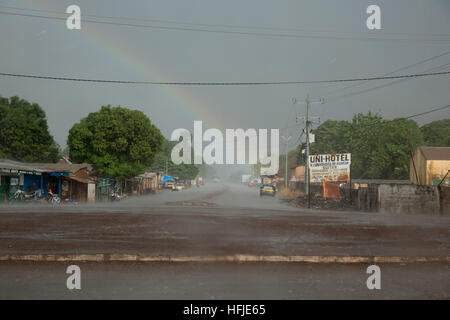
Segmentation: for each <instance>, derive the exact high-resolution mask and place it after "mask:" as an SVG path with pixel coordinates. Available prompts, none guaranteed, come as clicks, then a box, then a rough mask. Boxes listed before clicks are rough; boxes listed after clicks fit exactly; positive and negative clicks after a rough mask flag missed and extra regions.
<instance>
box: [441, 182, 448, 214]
mask: <svg viewBox="0 0 450 320" xmlns="http://www.w3.org/2000/svg"><path fill="white" fill-rule="evenodd" d="M438 190H439V205H440V211H441V215H449V216H450V187H444V186H440V187H438Z"/></svg>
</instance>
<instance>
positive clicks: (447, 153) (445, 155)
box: [418, 147, 450, 160]
mask: <svg viewBox="0 0 450 320" xmlns="http://www.w3.org/2000/svg"><path fill="white" fill-rule="evenodd" d="M418 149H419V150H420V151H421V152H422V154H423V156H424V157H425V159H427V160H450V147H418Z"/></svg>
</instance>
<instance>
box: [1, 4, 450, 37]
mask: <svg viewBox="0 0 450 320" xmlns="http://www.w3.org/2000/svg"><path fill="white" fill-rule="evenodd" d="M0 8H5V9H12V10H20V11H30V12H44V13H53V14H60V15H65V14H66V13H65V12H61V11H55V10H38V9H30V8H19V7H11V6H4V5H0ZM83 16H85V17H92V18H100V19H115V20H128V21H140V22H158V23H168V24H176V25H190V26H200V27H214V28H217V27H218V28H239V29H253V30H276V31H295V32H311V33H334V34H357V35H366V34H367V33H366V32H356V31H337V30H312V29H299V28H282V27H261V26H249V25H230V24H207V23H193V22H186V21H176V20H167V19H155V18H135V17H124V16H105V15H93V14H86V13H83ZM383 35H396V36H398V35H402V36H421V37H450V34H430V33H428V34H426V33H420V34H418V33H406V32H383Z"/></svg>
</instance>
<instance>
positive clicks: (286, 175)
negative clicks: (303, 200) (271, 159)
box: [281, 136, 292, 188]
mask: <svg viewBox="0 0 450 320" xmlns="http://www.w3.org/2000/svg"><path fill="white" fill-rule="evenodd" d="M281 138H283V140H284V141H286V174H285V176H284V187H285V188H287V186H288V142H289V140H291V138H292V136H289V137H284V136H281Z"/></svg>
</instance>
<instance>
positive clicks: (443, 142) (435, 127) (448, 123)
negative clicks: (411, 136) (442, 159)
mask: <svg viewBox="0 0 450 320" xmlns="http://www.w3.org/2000/svg"><path fill="white" fill-rule="evenodd" d="M420 130H421V131H422V134H423V139H424V143H425V145H426V146H434V147H450V119H443V120H436V121H433V122H430V123H428V124H426V125H424V126H422V127H421V128H420Z"/></svg>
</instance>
